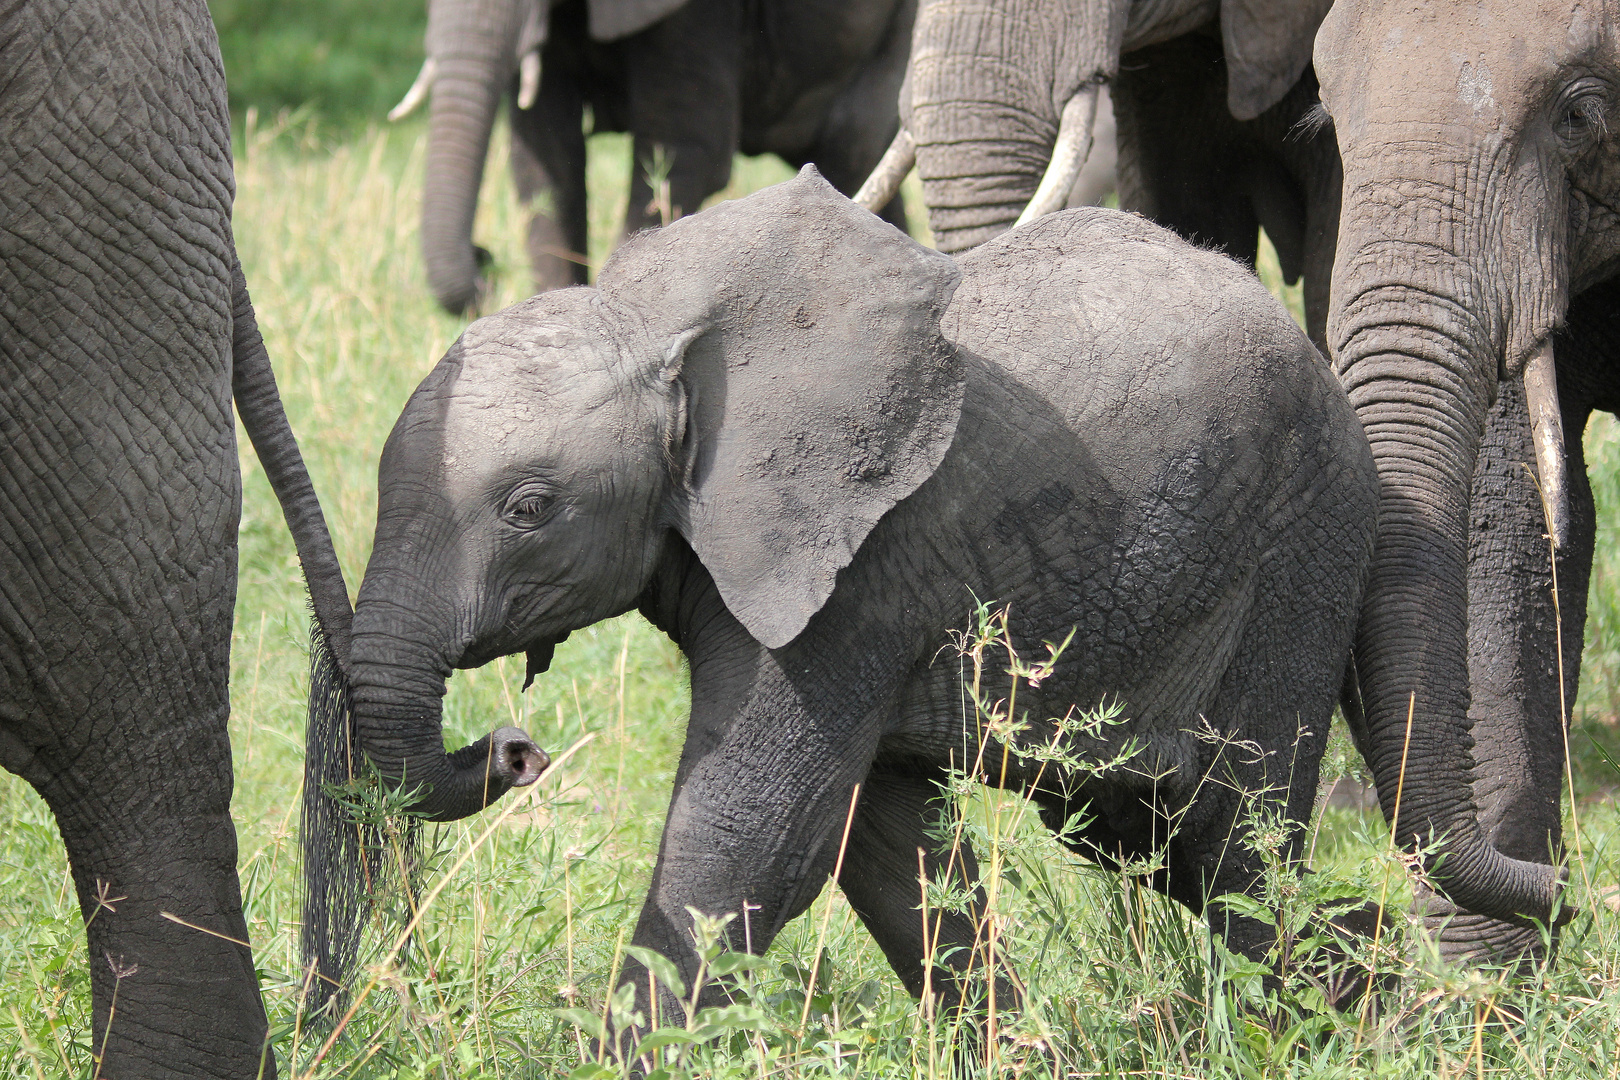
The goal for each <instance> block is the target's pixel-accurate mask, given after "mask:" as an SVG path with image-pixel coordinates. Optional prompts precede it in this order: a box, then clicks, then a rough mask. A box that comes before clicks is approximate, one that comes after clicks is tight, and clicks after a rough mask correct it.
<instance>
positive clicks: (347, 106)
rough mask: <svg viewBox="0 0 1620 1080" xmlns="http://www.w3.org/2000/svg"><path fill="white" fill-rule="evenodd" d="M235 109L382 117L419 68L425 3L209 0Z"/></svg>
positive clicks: (350, 120) (349, 122) (347, 121)
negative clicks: (304, 110)
mask: <svg viewBox="0 0 1620 1080" xmlns="http://www.w3.org/2000/svg"><path fill="white" fill-rule="evenodd" d="M208 10H209V13H210V14H212V15H213V17H214V26H215V27H216V28H217V30H218V31H219V51H220V54H221V55H222V57H223V58H224V61H225V76H226V84H227V89H228V90H229V92H230V97H231V110H232V111H233V112H236V113H239V114H240V113H244V112H246V111H247V110H248V109H250V108H251V109H255V110H257V111H258V112H259V113H261V114H263V115H265V116H270V115H273V114H275V113H276V112H278V111H279V110H281V109H296V108H299V107H301V106H307V107H310V108H313V109H318V110H319V111H320V113H321V115H322V116H324V117H328V118H331V119H335V120H336V121H337V122H338V123H340V124H343V125H345V126H361V127H363V126H364V125H365V124H366V123H367V122H368V121H371V122H376V121H378V120H380V119H381V118H382V116H383V114H384V113H386V112H387V111H388V110H389V109H390V108H392V107H393V106H394V104H395V103H396V102H397V101H399V99H400V98H402V97H404V96H405V90H406V88H407V87H409V86H410V85H411V80H412V79H414V78H415V77H416V72H417V70H418V69H419V68H420V67H421V66H422V55H423V54H422V35H423V33H424V32H425V31H426V30H427V5H426V4H425V3H423V2H422V0H209V4H208Z"/></svg>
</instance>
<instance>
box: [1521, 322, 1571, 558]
mask: <svg viewBox="0 0 1620 1080" xmlns="http://www.w3.org/2000/svg"><path fill="white" fill-rule="evenodd" d="M1524 398H1525V404H1526V405H1528V406H1529V409H1530V438H1531V441H1533V442H1534V443H1535V444H1536V476H1537V479H1539V480H1540V482H1541V484H1540V487H1541V508H1542V512H1543V513H1544V514H1545V515H1546V518H1547V532H1548V533H1549V534H1550V535H1551V536H1552V542H1553V546H1554V547H1556V548H1562V547H1563V546H1564V542H1565V540H1567V539H1568V537H1569V485H1568V483H1567V477H1566V475H1565V473H1566V469H1565V464H1564V420H1563V412H1562V410H1560V409H1559V407H1558V373H1557V371H1556V370H1555V368H1554V365H1553V343H1552V338H1550V337H1549V338H1548V339H1547V340H1546V341H1544V342H1543V343H1542V344H1541V345H1540V346H1539V347H1538V348H1537V349H1536V351H1535V353H1534V354H1533V355H1532V356H1531V357H1530V362H1529V363H1527V364H1526V365H1525V366H1524Z"/></svg>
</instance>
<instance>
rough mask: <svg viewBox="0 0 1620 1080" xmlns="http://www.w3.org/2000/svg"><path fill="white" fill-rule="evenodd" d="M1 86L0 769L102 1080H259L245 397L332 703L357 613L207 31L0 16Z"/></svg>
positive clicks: (203, 12) (178, 8)
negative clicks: (42, 876)
mask: <svg viewBox="0 0 1620 1080" xmlns="http://www.w3.org/2000/svg"><path fill="white" fill-rule="evenodd" d="M0 72H5V73H6V74H5V76H4V78H3V80H0V135H3V137H0V222H3V227H0V446H3V447H4V450H3V452H0V765H4V766H5V768H6V769H8V770H10V771H11V772H14V773H16V774H17V775H19V776H21V777H23V778H24V779H25V780H27V781H28V782H29V783H30V784H32V785H33V786H34V787H35V789H36V790H38V792H39V793H40V795H41V797H42V798H44V800H45V802H46V803H47V804H48V805H49V806H50V808H51V811H52V813H53V814H54V815H55V817H56V821H57V825H58V827H59V829H60V831H61V834H62V840H63V843H64V844H65V846H66V848H67V854H68V859H69V862H70V864H71V866H72V872H73V883H74V887H75V889H76V891H77V893H78V898H79V905H80V909H81V911H82V912H83V914H84V918H85V921H86V924H87V925H86V933H87V936H88V939H89V941H88V951H89V957H90V978H91V992H92V999H93V1003H94V1028H93V1033H92V1038H93V1041H94V1045H95V1047H96V1048H97V1051H98V1053H100V1054H101V1059H100V1065H99V1066H98V1070H99V1072H100V1074H101V1075H103V1076H108V1077H181V1076H184V1077H197V1076H208V1077H244V1078H254V1077H273V1076H274V1075H275V1069H276V1066H275V1059H274V1057H273V1056H271V1055H269V1053H268V1050H267V1047H266V1041H265V1040H266V1024H265V1014H264V1008H263V1005H262V1004H261V1002H260V999H259V987H258V979H257V977H256V975H255V972H254V967H253V957H252V955H251V953H250V950H249V948H248V947H247V945H246V944H243V943H244V942H246V941H247V926H246V924H245V922H244V920H243V916H242V900H241V893H240V888H239V885H238V881H237V875H236V855H237V850H236V832H235V828H234V827H233V825H232V823H231V817H230V799H231V786H232V777H231V751H230V742H229V738H228V736H227V733H226V720H227V717H228V714H229V693H228V679H229V676H230V643H231V617H232V609H233V607H234V603H235V598H236V565H237V548H236V532H237V521H238V517H239V516H240V509H241V473H240V463H239V459H238V455H237V447H236V435H235V432H236V426H235V421H234V420H233V419H232V416H231V406H232V403H233V401H234V403H235V406H236V409H237V412H238V414H239V415H240V417H241V420H242V425H243V427H244V428H245V429H246V430H247V433H248V435H249V437H250V438H251V439H252V441H253V446H254V449H255V451H256V452H257V454H258V457H259V461H260V463H261V464H262V465H263V467H264V469H265V472H266V474H267V476H268V477H269V480H270V483H271V486H272V487H273V488H274V490H275V492H276V495H277V497H278V499H279V500H280V501H281V505H282V508H283V510H284V512H285V514H286V517H287V521H288V525H289V527H290V528H291V530H292V534H293V538H294V541H295V543H296V545H297V550H298V554H299V558H300V560H301V562H302V564H303V567H304V574H305V577H306V580H307V582H308V584H309V588H310V595H311V599H312V601H313V604H314V610H315V615H316V622H317V627H316V631H315V635H314V650H313V652H314V656H315V660H316V665H315V666H316V668H317V671H318V672H323V673H324V678H325V679H326V681H327V684H328V685H327V689H329V690H331V689H333V686H332V684H333V683H340V682H341V679H342V676H341V672H340V670H339V669H340V667H341V665H342V663H343V662H344V661H345V659H346V657H347V654H348V649H349V633H350V618H351V612H350V609H349V600H348V593H347V591H346V589H345V588H344V583H343V575H342V572H341V570H340V568H339V566H338V562H337V559H336V556H335V554H334V553H333V551H332V544H331V540H330V538H329V537H328V535H327V531H326V525H325V522H324V520H323V518H322V515H321V509H320V505H319V503H318V502H317V501H316V498H315V493H314V490H313V488H312V487H311V486H310V482H309V477H308V475H307V474H306V473H305V471H304V465H303V462H302V460H301V458H300V456H299V453H298V445H297V443H296V442H295V441H294V439H293V435H292V431H291V430H290V429H289V427H288V426H287V419H286V416H285V415H284V413H283V411H282V407H281V401H280V398H279V397H278V395H277V392H276V382H275V376H274V374H273V373H272V371H271V368H270V361H269V357H268V356H267V355H266V353H265V349H264V343H263V341H262V340H261V338H260V335H259V331H258V328H257V324H256V322H255V320H254V315H253V305H252V302H251V301H250V299H249V297H248V292H247V286H246V284H245V282H244V280H243V276H242V271H241V268H240V266H239V264H238V261H237V254H236V248H235V242H234V240H233V238H232V233H231V204H232V200H233V196H234V181H233V178H232V173H231V147H230V118H229V115H228V113H227V111H226V105H225V78H224V73H223V70H222V69H221V66H220V59H219V46H218V42H217V40H216V38H215V35H214V27H213V23H212V21H211V20H210V18H209V14H208V9H207V8H206V7H205V6H204V5H203V3H202V2H201V0H191V2H179V3H164V4H161V5H160V4H155V3H150V2H148V3H145V4H127V3H121V4H112V3H97V2H82V0H81V2H77V3H67V2H66V0H55V2H52V0H41V2H37V3H30V4H24V5H14V6H13V7H12V8H10V9H9V10H8V11H6V12H5V13H3V14H0ZM323 700H324V701H325V703H326V704H330V699H323ZM321 704H322V703H321V702H317V703H316V706H317V707H315V708H312V717H311V723H312V726H315V725H316V724H317V721H319V722H320V723H324V724H325V725H327V726H329V727H341V726H342V722H343V718H342V717H341V716H336V717H334V716H330V715H327V716H322V715H320V713H321V708H320V707H319V706H321ZM443 756H444V752H443V749H442V747H441V748H440V751H439V757H440V758H443ZM481 772H482V770H480V773H481ZM502 790H504V787H503V788H502ZM162 913H168V914H169V915H172V916H174V917H175V918H177V919H181V920H184V924H182V923H177V922H175V921H173V920H171V919H168V918H165V917H163V914H162ZM115 988H116V1000H117V1011H116V1018H115V1019H114V1021H113V1022H112V1023H111V1024H109V1022H108V1020H109V1014H110V1012H111V1009H112V1004H113V999H114V993H115Z"/></svg>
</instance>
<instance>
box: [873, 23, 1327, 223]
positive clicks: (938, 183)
mask: <svg viewBox="0 0 1620 1080" xmlns="http://www.w3.org/2000/svg"><path fill="white" fill-rule="evenodd" d="M1328 2H1330V0H923V2H922V4H921V5H920V7H919V8H918V11H917V21H916V27H915V29H914V31H913V32H912V44H911V62H910V65H909V67H908V68H907V70H906V82H905V85H904V86H903V87H902V89H901V93H900V116H901V124H902V129H901V132H900V134H899V135H898V136H897V137H896V141H895V145H894V147H892V148H891V152H890V155H889V156H888V157H886V158H885V163H884V164H885V165H887V166H889V167H888V168H887V169H886V170H885V168H884V166H882V165H880V166H879V172H878V173H875V174H874V181H875V182H878V183H875V185H874V186H873V187H872V189H871V190H868V189H863V190H862V192H861V193H860V194H859V195H857V199H858V200H859V201H861V202H862V204H863V205H866V206H877V205H882V201H881V199H882V198H883V197H885V196H888V195H892V194H893V191H892V190H888V189H887V185H888V183H889V182H892V184H893V185H895V186H896V187H897V186H898V184H899V181H900V179H901V178H902V177H903V176H904V175H905V171H906V169H909V168H910V164H911V155H912V154H914V155H915V161H916V166H917V172H918V175H919V176H921V178H922V184H923V198H924V201H925V202H926V203H927V204H928V221H929V225H930V227H931V228H932V229H933V232H934V240H935V242H936V243H937V244H938V245H939V248H940V250H942V251H963V250H965V249H967V248H970V247H974V246H975V245H978V244H982V243H984V242H985V241H986V240H989V239H990V238H991V237H993V236H995V235H997V234H998V233H1001V232H1004V231H1006V230H1007V229H1009V228H1011V227H1012V226H1013V225H1014V224H1015V223H1017V222H1021V221H1027V220H1030V219H1032V218H1035V217H1039V216H1040V215H1042V214H1045V213H1049V212H1051V211H1052V210H1056V209H1059V208H1061V207H1062V206H1063V204H1064V199H1065V198H1066V196H1067V195H1068V193H1069V189H1070V188H1071V187H1072V186H1073V184H1074V180H1075V177H1076V176H1078V175H1079V172H1080V168H1081V166H1082V165H1084V164H1085V160H1086V155H1087V154H1088V153H1089V150H1090V146H1091V130H1092V123H1093V120H1094V118H1095V116H1096V110H1097V88H1098V86H1099V85H1101V84H1103V83H1106V82H1108V81H1110V80H1111V79H1112V78H1113V77H1114V76H1115V75H1116V74H1117V73H1118V71H1119V63H1120V56H1121V54H1122V53H1125V52H1129V51H1130V50H1132V49H1138V48H1142V47H1145V46H1147V45H1152V44H1155V43H1157V42H1160V41H1168V40H1169V39H1171V38H1173V37H1177V36H1179V35H1181V34H1184V33H1188V32H1189V31H1192V30H1196V29H1198V28H1200V27H1203V26H1211V27H1213V26H1215V24H1216V23H1217V21H1218V24H1219V32H1220V35H1221V38H1222V42H1223V46H1224V49H1225V53H1226V59H1227V67H1228V87H1227V103H1228V106H1229V107H1230V108H1231V110H1232V113H1233V115H1234V116H1236V117H1237V118H1238V119H1240V120H1249V119H1253V118H1254V117H1256V116H1259V115H1260V114H1261V113H1262V112H1264V111H1265V110H1266V109H1268V108H1270V107H1271V106H1272V105H1274V104H1276V103H1277V101H1279V100H1281V98H1282V97H1283V95H1284V94H1286V93H1287V92H1288V89H1289V88H1290V87H1291V86H1293V85H1294V82H1295V81H1296V80H1297V79H1298V78H1299V76H1300V73H1301V72H1302V71H1303V70H1304V69H1305V66H1306V65H1307V64H1308V63H1309V62H1310V56H1311V39H1312V35H1313V34H1314V33H1315V30H1316V26H1317V24H1318V23H1319V22H1320V21H1321V18H1322V14H1323V12H1324V11H1325V10H1326V9H1327V4H1328ZM880 174H881V175H880Z"/></svg>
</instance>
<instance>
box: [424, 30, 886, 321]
mask: <svg viewBox="0 0 1620 1080" xmlns="http://www.w3.org/2000/svg"><path fill="white" fill-rule="evenodd" d="M914 8H915V0H759V2H749V3H744V2H743V0H685V2H682V0H591V3H590V4H588V5H587V4H586V3H584V2H583V0H563V2H558V3H555V4H554V3H553V2H552V0H432V2H431V3H430V4H429V10H428V33H427V43H426V46H427V54H428V57H429V59H431V60H432V61H433V62H434V63H435V64H436V67H437V76H436V78H435V80H434V82H433V100H432V112H431V116H430V119H429V126H428V152H427V179H426V184H425V187H424V201H423V208H422V252H423V256H424V258H425V260H426V263H427V272H428V283H429V285H430V286H431V288H432V290H433V295H434V297H435V298H436V299H437V300H438V301H439V303H440V304H441V305H443V306H444V307H445V308H447V309H449V310H450V311H453V312H457V313H460V312H465V311H468V310H476V308H477V306H478V302H479V297H480V290H481V288H482V284H481V280H480V274H479V260H480V258H485V257H487V256H485V255H484V254H483V253H482V252H481V249H476V248H475V247H474V245H473V240H472V225H473V214H474V211H475V209H476V206H477V200H478V187H479V182H480V179H481V178H482V176H483V171H484V159H485V158H486V156H487V155H488V148H489V137H490V131H491V127H492V125H493V124H494V121H495V112H496V107H497V105H498V104H499V102H500V99H501V95H502V94H503V93H505V94H509V95H510V97H511V99H512V109H511V113H510V115H511V124H512V170H513V176H514V179H515V180H516V182H517V188H518V194H519V197H520V198H521V199H522V200H523V201H524V203H526V204H529V205H532V206H533V207H534V211H535V212H534V215H533V216H532V217H531V219H530V221H529V226H528V241H527V243H528V251H529V259H530V263H531V265H532V267H533V270H534V281H535V287H536V289H537V290H545V289H552V288H558V287H561V286H566V285H574V284H582V283H584V281H585V280H586V266H585V262H584V258H585V257H584V254H583V253H584V252H585V249H586V228H585V223H586V207H585V137H584V135H583V134H582V133H581V122H582V111H583V110H584V109H585V108H586V107H587V106H588V107H589V108H590V115H591V118H592V125H593V127H592V129H593V130H594V131H629V132H633V133H634V135H635V140H634V143H633V150H632V155H633V157H632V160H633V162H634V164H635V167H634V168H633V169H632V179H631V185H630V205H629V212H628V215H627V217H626V219H625V231H626V233H627V234H628V233H633V232H635V231H636V230H638V229H641V228H644V227H645V226H647V225H653V224H657V223H658V222H659V221H660V220H661V219H660V213H659V211H658V210H656V209H654V208H652V207H651V206H650V204H651V203H652V202H653V200H654V197H655V194H656V193H655V192H654V191H653V190H652V189H651V188H650V187H649V185H648V181H647V174H646V169H645V168H644V167H643V166H644V165H645V164H646V163H650V162H653V161H654V160H655V155H656V154H657V153H659V152H662V153H663V154H664V155H665V160H666V161H667V164H668V166H669V174H668V182H669V203H670V209H671V210H672V211H673V213H674V214H675V215H677V216H678V215H679V214H680V213H682V212H685V213H691V212H693V211H695V210H697V209H698V207H699V206H700V205H701V204H702V202H703V200H704V199H706V198H707V197H708V196H710V195H712V194H714V193H715V192H717V191H719V190H720V189H722V188H724V187H725V186H726V184H727V182H728V181H729V179H730V176H731V162H732V157H733V155H734V154H736V153H737V152H738V151H739V150H741V151H742V152H743V153H745V154H763V153H774V154H779V155H781V156H782V157H783V158H784V159H786V160H787V161H788V162H789V163H790V164H793V165H796V166H797V165H802V164H804V163H805V162H807V161H813V162H815V163H816V165H817V167H818V168H819V169H820V170H821V171H822V173H823V174H825V175H826V176H827V178H828V179H829V180H831V181H832V182H833V184H834V185H835V186H837V187H838V188H839V189H840V190H844V191H854V190H855V189H856V188H857V187H858V186H860V183H861V181H862V180H863V179H865V177H866V174H867V173H868V172H870V171H871V169H872V166H874V165H875V164H877V161H878V158H879V157H880V156H881V155H882V154H883V150H884V147H886V146H887V145H888V143H889V140H890V139H891V138H893V136H894V133H895V130H896V126H897V124H898V122H899V121H898V120H897V118H896V111H895V98H896V96H897V93H898V90H899V86H900V80H901V78H902V76H903V74H904V71H905V64H906V49H907V44H908V42H909V39H910V34H911V22H912V14H913V11H914ZM534 51H537V52H538V55H539V66H540V72H541V75H540V82H539V87H538V94H537V96H536V98H535V101H534V104H533V105H532V107H530V108H528V109H520V108H518V107H517V102H516V98H517V94H518V90H519V74H518V73H519V67H520V59H521V57H522V56H523V55H524V54H525V53H528V52H534ZM658 148H662V150H661V151H660V150H659V149H658ZM886 213H887V215H888V217H889V219H890V220H892V221H894V222H896V223H903V220H904V219H903V210H902V208H901V205H900V202H899V200H898V199H897V200H895V201H894V202H893V203H892V204H891V205H890V207H889V208H888V209H887V211H886Z"/></svg>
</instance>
